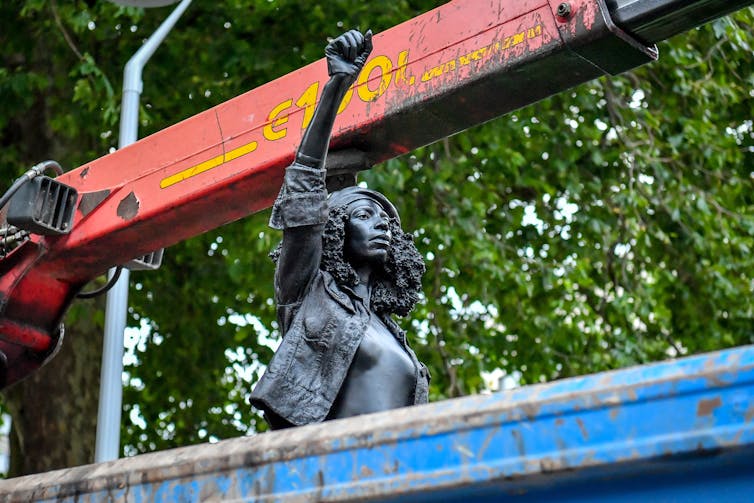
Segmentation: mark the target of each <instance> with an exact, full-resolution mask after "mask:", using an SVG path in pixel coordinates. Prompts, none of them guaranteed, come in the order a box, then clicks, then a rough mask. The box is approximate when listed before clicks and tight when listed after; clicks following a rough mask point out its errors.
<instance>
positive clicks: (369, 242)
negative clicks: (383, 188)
mask: <svg viewBox="0 0 754 503" xmlns="http://www.w3.org/2000/svg"><path fill="white" fill-rule="evenodd" d="M348 217H349V218H348V221H347V222H346V242H345V255H346V258H347V260H348V261H349V262H351V265H354V266H357V265H361V264H363V263H370V264H372V263H379V264H382V263H384V262H385V259H386V258H387V254H388V249H389V248H390V241H391V239H392V235H391V234H390V226H389V225H388V222H389V217H388V214H387V213H386V212H385V210H384V209H382V206H380V205H379V204H378V203H377V202H376V201H373V200H371V199H359V200H357V201H354V202H352V203H351V204H349V205H348Z"/></svg>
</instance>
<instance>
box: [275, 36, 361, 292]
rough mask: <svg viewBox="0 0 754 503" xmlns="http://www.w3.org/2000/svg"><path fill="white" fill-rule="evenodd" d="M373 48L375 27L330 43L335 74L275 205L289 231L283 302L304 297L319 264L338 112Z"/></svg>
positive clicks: (279, 281)
mask: <svg viewBox="0 0 754 503" xmlns="http://www.w3.org/2000/svg"><path fill="white" fill-rule="evenodd" d="M371 51H372V32H371V31H367V32H366V34H365V35H362V34H361V33H360V32H359V31H357V30H351V31H348V32H346V33H344V34H342V35H341V36H339V37H338V38H336V39H334V40H333V41H332V42H330V43H329V44H327V47H326V48H325V56H326V58H327V71H328V74H329V75H330V79H329V80H328V81H327V83H326V84H325V86H324V88H323V89H322V96H321V97H320V100H319V102H318V103H317V106H316V108H315V110H314V115H313V117H312V120H311V123H310V124H309V127H308V128H307V129H306V132H305V133H304V137H303V139H302V140H301V145H300V146H299V148H298V150H297V151H296V158H295V161H294V163H293V164H292V165H291V166H289V167H288V168H287V169H286V173H285V181H284V183H283V187H282V189H281V191H280V195H279V196H278V198H277V200H276V202H275V205H274V206H273V210H272V218H271V219H270V226H271V227H273V228H275V229H282V230H283V243H282V246H281V248H280V256H279V257H278V259H277V269H276V271H275V297H276V301H277V302H278V304H279V305H288V304H291V303H295V302H296V301H297V300H299V299H300V298H301V296H302V295H303V293H304V290H305V289H306V286H307V284H308V282H309V281H310V280H311V278H312V275H313V274H314V273H315V272H316V270H317V268H318V266H319V258H320V254H321V232H322V225H323V224H324V223H325V222H326V221H327V211H326V210H327V208H326V206H327V203H326V199H327V191H326V188H325V175H326V173H325V169H324V168H325V159H326V157H327V149H328V147H329V145H330V135H331V133H332V128H333V124H334V122H335V116H336V114H337V111H338V107H339V106H340V103H341V101H343V96H344V95H345V93H346V91H347V90H348V88H349V87H350V86H351V85H352V84H353V83H354V82H355V81H356V78H357V77H358V76H359V72H361V69H362V68H363V67H364V62H365V61H366V59H367V58H368V57H369V53H370V52H371Z"/></svg>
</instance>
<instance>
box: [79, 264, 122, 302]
mask: <svg viewBox="0 0 754 503" xmlns="http://www.w3.org/2000/svg"><path fill="white" fill-rule="evenodd" d="M121 271H123V266H118V267H116V268H115V273H114V274H113V277H112V278H110V281H108V282H107V284H106V285H105V286H103V287H102V288H98V289H96V290H92V291H91V292H80V293H78V294H76V297H77V298H79V299H93V298H94V297H99V296H100V295H102V294H103V293H105V292H107V291H108V290H110V289H111V288H112V287H114V286H115V283H117V282H118V278H120V273H121Z"/></svg>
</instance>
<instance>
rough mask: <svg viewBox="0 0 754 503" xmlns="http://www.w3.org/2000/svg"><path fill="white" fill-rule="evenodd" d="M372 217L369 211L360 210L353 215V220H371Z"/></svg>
mask: <svg viewBox="0 0 754 503" xmlns="http://www.w3.org/2000/svg"><path fill="white" fill-rule="evenodd" d="M370 217H371V215H370V213H369V211H367V210H359V211H357V212H356V213H354V214H353V218H356V219H358V220H369V218H370Z"/></svg>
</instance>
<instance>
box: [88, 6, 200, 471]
mask: <svg viewBox="0 0 754 503" xmlns="http://www.w3.org/2000/svg"><path fill="white" fill-rule="evenodd" d="M111 1H112V2H114V3H117V4H121V5H127V6H134V7H162V6H165V5H169V4H173V3H175V2H176V1H177V0H111ZM190 3H191V0H182V1H181V3H180V4H179V5H178V6H177V7H176V8H175V9H174V10H173V12H172V13H171V14H170V15H169V16H168V17H167V19H165V21H163V23H162V24H161V25H160V27H159V28H158V29H157V30H156V31H155V32H154V33H153V34H152V36H150V37H149V39H148V40H147V41H146V42H145V43H144V45H142V46H141V48H140V49H139V50H138V51H136V53H135V54H134V55H133V56H132V57H131V59H130V60H128V63H126V66H125V68H124V71H123V98H122V101H121V114H120V134H119V138H118V148H123V147H126V146H128V145H130V144H131V143H134V142H135V141H136V139H137V137H138V131H139V97H140V95H141V90H142V80H141V74H142V70H143V68H144V66H145V65H146V64H147V61H148V60H149V58H150V57H151V56H152V54H154V51H155V50H156V49H157V47H158V46H159V45H160V43H162V41H163V40H164V39H165V37H166V36H167V34H168V33H169V32H170V30H171V29H172V28H173V26H174V25H175V23H176V22H177V21H178V19H179V18H180V17H181V15H182V14H183V12H184V11H185V10H186V8H187V7H188V6H189V4H190ZM113 274H115V269H111V270H110V272H109V277H112V276H113ZM128 277H129V272H128V269H123V271H122V272H121V276H120V278H119V279H118V282H117V283H116V284H115V286H114V287H113V288H112V289H111V290H110V291H109V292H108V294H107V305H106V311H105V339H104V346H103V350H102V371H101V378H100V394H99V410H98V413H97V443H96V447H95V453H94V461H95V462H102V461H109V460H112V459H117V458H118V457H119V451H120V421H121V408H122V401H123V383H122V374H123V334H124V331H125V329H126V313H127V309H128Z"/></svg>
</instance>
